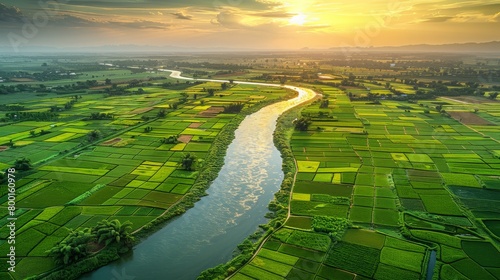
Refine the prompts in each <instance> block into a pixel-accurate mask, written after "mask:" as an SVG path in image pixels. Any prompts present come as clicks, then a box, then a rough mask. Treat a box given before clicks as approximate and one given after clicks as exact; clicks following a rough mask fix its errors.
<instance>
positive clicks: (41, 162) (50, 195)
mask: <svg viewBox="0 0 500 280" xmlns="http://www.w3.org/2000/svg"><path fill="white" fill-rule="evenodd" d="M104 75H106V74H105V73H104ZM209 86H213V87H219V88H220V84H215V83H212V84H191V85H189V86H187V87H186V88H185V92H186V93H187V94H188V99H187V100H186V101H185V102H184V103H182V104H180V105H177V106H176V107H175V109H174V108H173V107H172V104H174V103H176V102H178V101H179V97H180V94H179V91H176V90H169V89H163V88H161V87H149V88H144V89H143V90H144V91H145V93H144V94H141V95H125V96H119V97H113V96H110V97H108V96H105V95H104V94H85V95H82V97H81V98H78V100H77V101H76V102H74V103H73V106H72V108H69V109H66V110H61V112H60V113H59V116H58V118H57V119H54V120H53V121H33V120H26V121H15V122H12V123H10V124H7V125H4V126H2V129H1V133H0V146H6V148H5V149H2V151H1V152H0V153H1V154H0V166H2V167H7V166H11V165H13V164H14V162H15V161H16V160H17V159H19V158H23V157H25V158H26V159H28V160H30V162H31V164H32V165H33V166H34V168H33V170H32V171H30V173H29V174H28V175H26V176H24V177H23V179H21V180H19V181H18V182H19V184H18V189H17V192H18V196H17V201H16V206H17V207H18V208H19V210H18V211H19V213H20V214H19V215H18V221H17V223H16V224H17V225H18V226H20V228H19V231H18V235H17V241H18V242H19V244H20V245H19V246H18V247H17V255H16V257H17V256H18V257H19V258H22V261H21V262H20V263H19V264H18V269H19V270H20V271H28V270H30V269H31V270H32V271H31V273H34V274H38V273H42V272H44V271H47V270H50V269H51V268H53V267H54V265H53V261H52V258H51V257H48V253H47V250H49V249H51V248H52V247H53V246H54V245H55V244H57V243H59V242H60V241H62V240H63V239H64V238H66V236H67V235H68V233H69V231H70V230H78V229H83V228H88V227H93V226H95V225H96V224H97V222H99V221H101V220H103V219H110V220H112V219H118V220H119V221H121V222H125V221H130V222H132V223H133V225H132V229H133V230H137V229H139V228H141V227H143V226H145V225H147V224H148V223H150V222H151V221H153V220H154V219H156V218H157V217H158V216H160V215H162V214H163V213H164V212H165V211H168V209H169V208H170V207H171V206H172V205H175V204H176V203H177V202H179V201H180V200H181V199H182V198H183V197H184V195H185V194H187V193H189V192H190V189H191V188H192V186H193V184H194V183H195V181H196V179H197V177H198V174H199V171H198V170H200V168H201V167H202V166H197V170H195V171H191V170H185V169H184V168H182V166H180V161H181V159H182V157H183V156H184V155H185V154H187V153H191V154H194V155H195V156H196V158H197V159H198V160H199V164H200V165H202V164H203V163H202V160H204V159H207V156H208V152H209V151H210V149H211V147H212V144H213V142H214V140H215V138H216V137H217V135H218V134H219V132H220V131H221V130H222V129H224V128H225V127H226V125H227V124H228V123H229V122H231V119H233V118H234V116H235V114H224V113H220V111H221V110H218V111H214V112H219V113H213V112H211V113H210V114H209V115H205V114H204V112H206V111H207V112H208V111H210V110H212V109H213V108H214V107H220V106H226V105H228V104H231V103H234V102H242V103H243V104H245V106H246V107H251V106H253V105H254V104H257V103H258V102H260V101H271V100H275V99H279V98H281V97H283V96H285V95H286V94H288V93H287V92H286V91H285V90H282V89H266V93H265V94H263V93H262V92H261V91H260V89H258V88H256V87H250V86H245V85H235V86H234V87H231V88H230V89H228V90H225V91H220V94H221V96H220V97H219V96H217V98H214V97H208V96H206V93H204V92H203V88H204V87H209ZM135 90H137V89H132V90H131V91H132V92H133V91H135ZM194 95H197V97H193V96H194ZM72 99H73V96H71V97H70V96H57V97H50V98H47V99H39V100H36V101H26V102H22V103H20V105H22V106H24V110H25V111H29V112H35V111H46V110H48V109H49V108H50V107H51V106H59V107H60V108H62V107H64V104H66V103H67V102H68V101H70V100H72ZM220 108H222V107H220ZM161 110H165V111H164V113H165V116H160V117H159V116H158V113H159V112H160V111H161ZM6 113H8V112H4V111H0V114H1V115H5V114H6ZM92 113H99V114H112V117H111V118H107V117H105V118H103V119H98V120H97V119H89V117H90V116H91V114H92ZM92 131H97V136H96V139H90V138H89V137H91V136H89V135H90V134H89V133H91V132H92ZM171 136H174V137H175V138H174V140H176V141H174V142H177V143H170V142H168V141H165V139H168V138H169V137H171ZM177 139H179V140H177ZM2 194H4V193H2ZM299 197H300V196H299ZM0 202H1V203H2V207H5V206H6V203H7V197H6V196H2V197H1V198H0ZM21 213H22V214H21ZM298 222H299V224H300V221H298ZM8 234H9V232H8V229H7V228H6V227H2V229H1V231H0V237H1V239H2V240H5V238H6V237H7V236H8ZM321 237H323V236H321ZM301 240H302V237H301V236H298V234H294V237H292V238H291V241H290V242H291V243H292V244H295V243H298V244H302V243H301V242H302V241H301ZM322 244H323V243H322V242H318V245H317V246H316V247H319V248H320V249H322V250H323V251H326V249H327V248H328V245H325V246H326V247H321V246H324V245H322ZM8 246H9V244H8V243H6V242H1V243H0V250H2V252H3V251H7V249H8ZM316 247H315V248H316ZM278 257H280V258H278ZM276 259H278V261H275V260H276ZM297 259H298V257H293V256H289V255H285V254H282V253H279V252H277V251H276V252H275V251H272V252H269V254H268V255H267V258H266V256H263V257H262V258H261V259H257V260H255V261H254V262H253V263H252V266H253V267H254V269H253V270H252V271H254V272H253V274H252V273H250V274H251V275H257V274H258V273H261V274H263V275H264V274H266V275H267V274H268V273H272V272H267V271H266V270H265V269H264V270H261V268H262V267H267V266H273V267H274V269H273V272H276V271H278V274H279V275H281V276H286V274H288V272H289V271H290V270H291V269H292V267H293V265H294V264H295V262H292V260H297ZM280 261H281V262H284V264H282V263H280ZM256 273H257V274H256ZM13 275H14V277H15V279H23V277H25V276H27V275H21V274H13ZM258 275H260V274H258ZM266 279H271V278H266Z"/></svg>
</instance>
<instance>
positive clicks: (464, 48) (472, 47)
mask: <svg viewBox="0 0 500 280" xmlns="http://www.w3.org/2000/svg"><path fill="white" fill-rule="evenodd" d="M349 49H353V50H359V51H391V52H392V51H396V52H457V53H477V52H495V53H500V41H492V42H484V43H455V44H444V45H428V44H420V45H407V46H384V47H370V48H356V47H334V48H330V50H338V51H345V50H349Z"/></svg>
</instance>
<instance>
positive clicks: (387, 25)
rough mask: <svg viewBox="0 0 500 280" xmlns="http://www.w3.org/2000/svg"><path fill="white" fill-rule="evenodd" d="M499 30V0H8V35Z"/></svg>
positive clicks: (426, 34)
mask: <svg viewBox="0 0 500 280" xmlns="http://www.w3.org/2000/svg"><path fill="white" fill-rule="evenodd" d="M40 3H42V4H43V3H49V4H48V5H47V6H46V7H42V6H41V5H40ZM55 3H57V4H55ZM27 22H28V23H31V24H32V26H31V27H35V31H33V30H34V29H31V31H33V32H31V33H29V31H30V30H28V29H29V28H28V27H27V26H26V25H27ZM498 30H500V1H458V2H457V1H450V0H437V1H429V0H419V1H390V0H389V1H380V0H370V1H353V0H338V1H317V0H307V1H298V0H288V1H285V0H90V1H83V0H82V1H81V0H59V1H58V2H55V1H47V0H42V1H39V0H23V1H19V0H0V36H1V37H0V38H1V40H0V45H7V44H9V43H10V44H12V41H14V43H18V44H25V45H46V46H62V47H76V46H101V45H122V44H133V45H149V46H167V45H168V46H179V47H185V48H190V47H197V48H234V49H238V48H249V49H300V48H303V47H309V48H330V47H337V46H356V47H369V46H397V45H409V44H445V43H463V42H486V41H494V40H500V32H499V31H498ZM9 34H10V35H9Z"/></svg>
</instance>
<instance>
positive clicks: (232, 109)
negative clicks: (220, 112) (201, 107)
mask: <svg viewBox="0 0 500 280" xmlns="http://www.w3.org/2000/svg"><path fill="white" fill-rule="evenodd" d="M243 107H245V104H243V102H234V103H231V104H229V105H227V106H224V113H227V114H235V113H239V112H241V110H242V109H243Z"/></svg>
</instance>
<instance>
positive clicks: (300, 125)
mask: <svg viewBox="0 0 500 280" xmlns="http://www.w3.org/2000/svg"><path fill="white" fill-rule="evenodd" d="M293 123H294V124H295V129H296V130H299V131H307V129H308V128H309V125H310V124H311V119H310V118H307V117H300V119H296V120H294V121H293Z"/></svg>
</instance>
